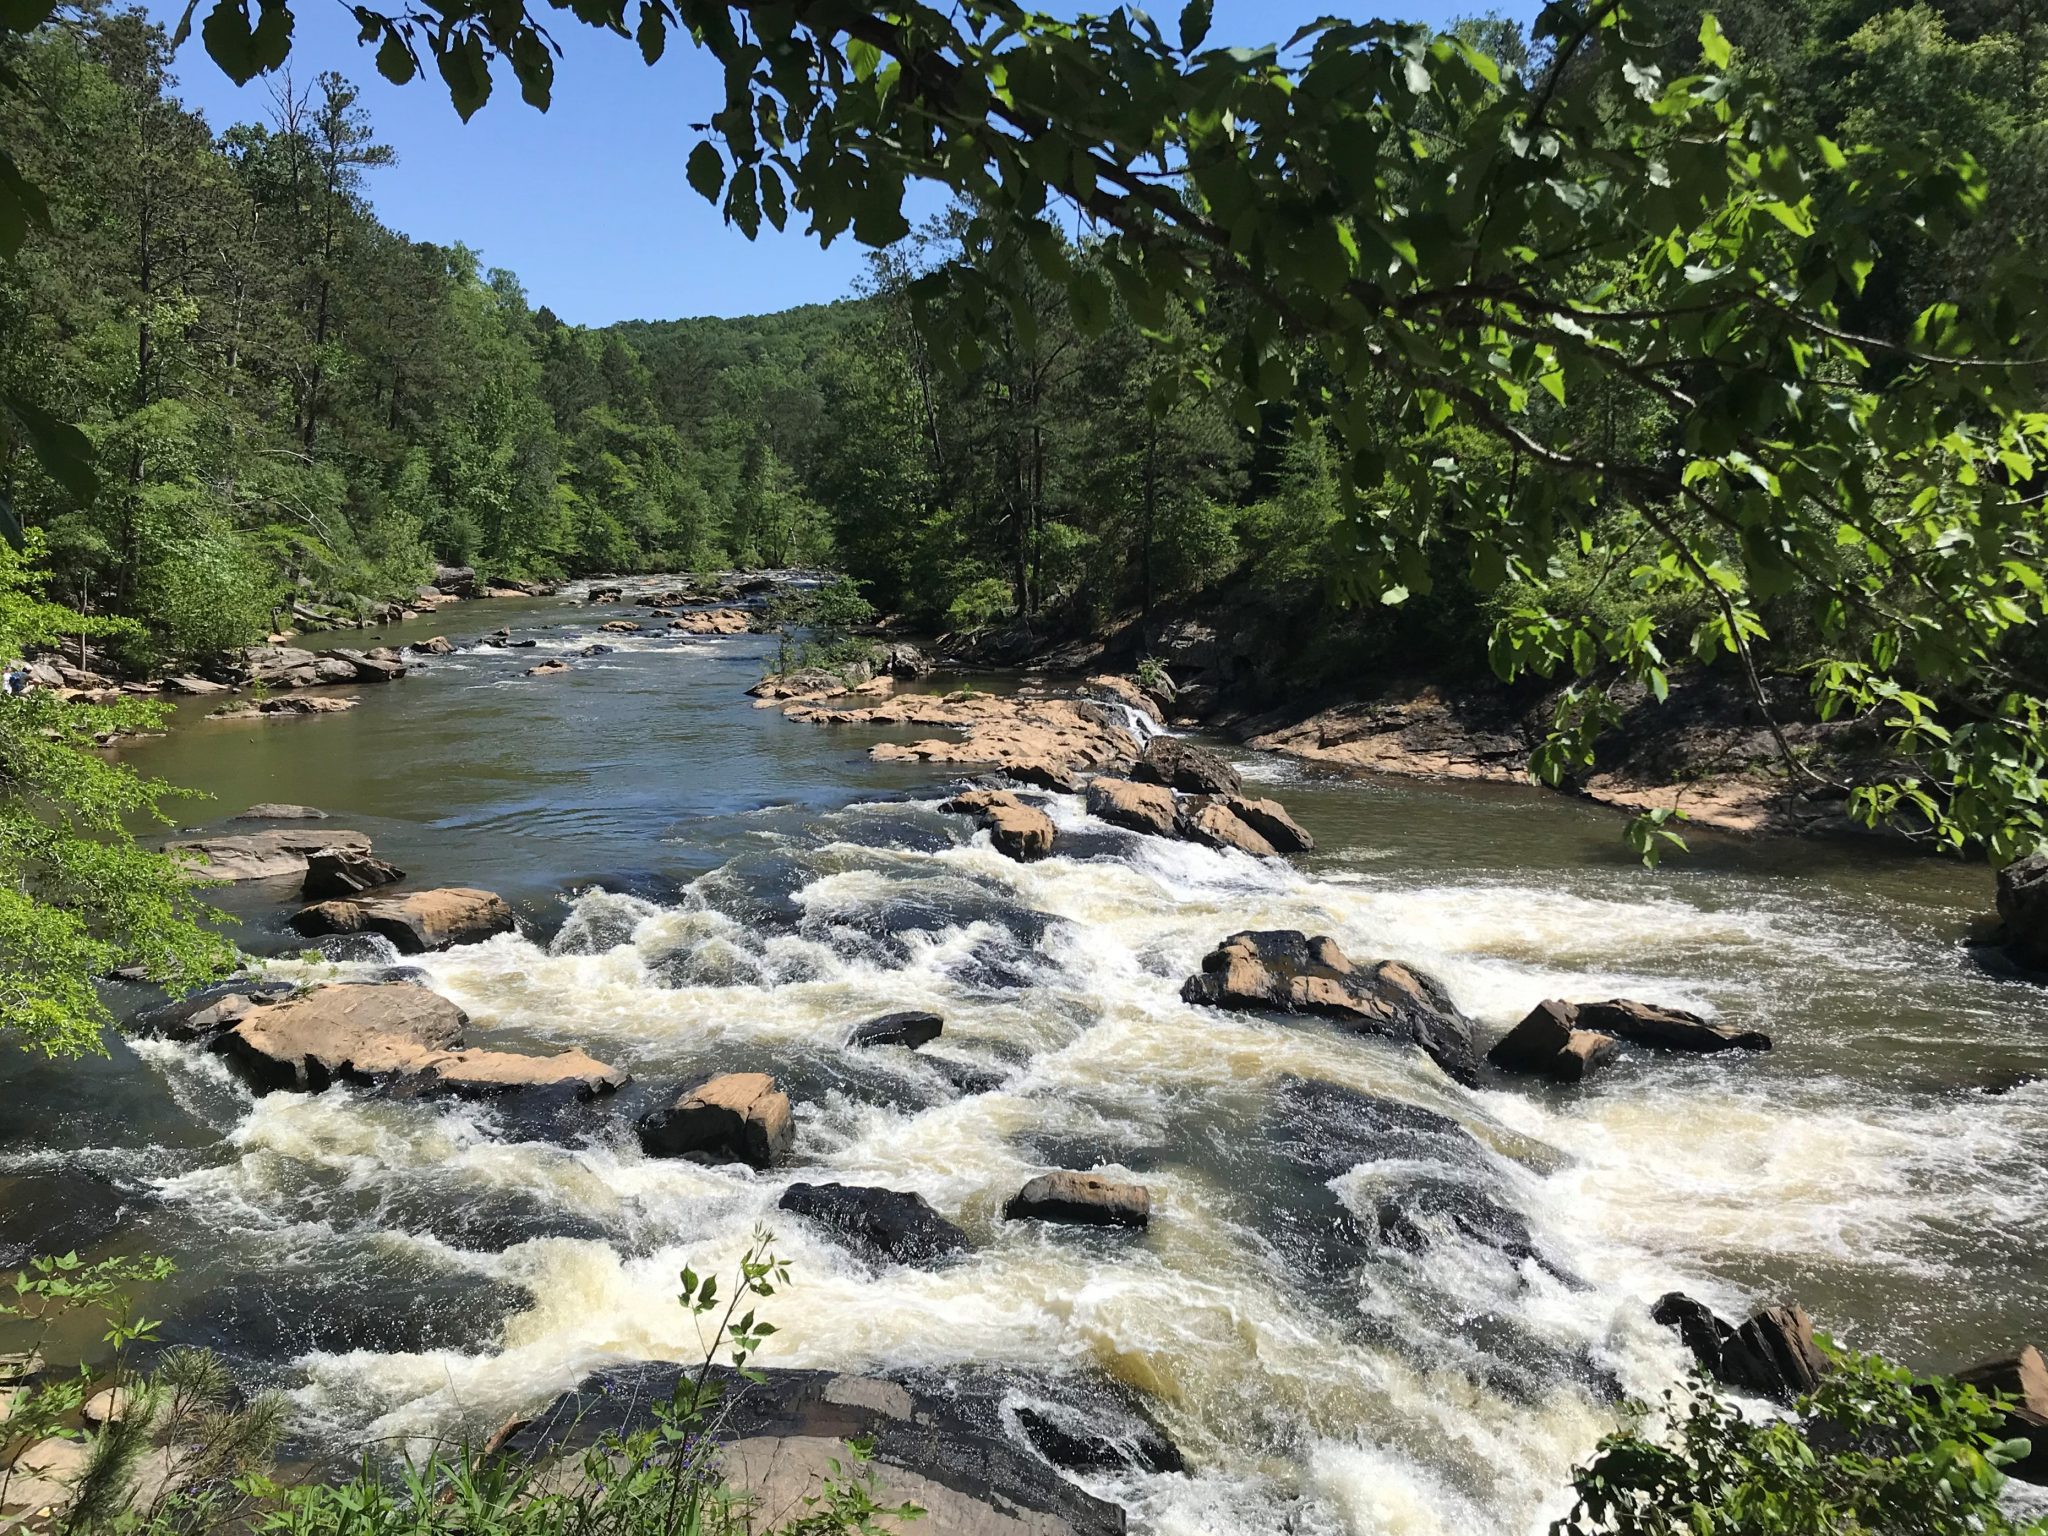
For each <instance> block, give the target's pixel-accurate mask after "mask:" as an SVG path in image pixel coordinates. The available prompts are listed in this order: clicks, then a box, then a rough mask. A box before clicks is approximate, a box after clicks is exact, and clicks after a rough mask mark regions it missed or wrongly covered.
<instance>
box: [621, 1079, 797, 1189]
mask: <svg viewBox="0 0 2048 1536" xmlns="http://www.w3.org/2000/svg"><path fill="white" fill-rule="evenodd" d="M639 1129H640V1146H641V1148H642V1150H644V1151H645V1152H646V1153H647V1155H648V1156H649V1157H688V1158H693V1159H695V1160H697V1161H701V1162H715V1163H748V1164H750V1165H752V1166H753V1167H755V1168H766V1167H768V1166H769V1165H770V1164H772V1163H773V1162H774V1161H775V1160H776V1159H777V1158H779V1157H781V1156H782V1155H783V1154H784V1153H785V1152H787V1151H788V1150H789V1149H790V1147H791V1145H792V1144H793V1143H794V1142H795V1140H796V1121H795V1119H794V1118H793V1117H792V1115H791V1113H790V1106H789V1095H787V1094H785V1093H783V1092H782V1091H781V1090H780V1089H778V1088H777V1087H776V1086H775V1079H774V1078H772V1077H770V1076H769V1075H768V1074H767V1073H766V1072H727V1073H723V1074H721V1075H719V1076H717V1077H713V1078H709V1079H707V1080H706V1081H704V1082H702V1083H699V1084H698V1085H697V1086H696V1087H694V1088H689V1089H685V1090H684V1091H683V1092H682V1094H680V1095H679V1096H678V1097H677V1099H676V1101H675V1103H673V1104H671V1105H670V1106H669V1107H668V1108H666V1109H659V1110H656V1111H654V1112H653V1113H652V1114H650V1115H647V1116H645V1117H644V1118H642V1120H641V1121H640V1127H639Z"/></svg>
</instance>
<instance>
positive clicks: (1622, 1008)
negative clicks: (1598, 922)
mask: <svg viewBox="0 0 2048 1536" xmlns="http://www.w3.org/2000/svg"><path fill="white" fill-rule="evenodd" d="M1574 1006H1575V1010H1576V1012H1575V1018H1574V1023H1575V1024H1576V1025H1577V1027H1578V1028H1580V1029H1590V1030H1593V1031H1595V1032H1596V1033H1599V1034H1603V1035H1613V1036H1615V1037H1616V1038H1617V1039H1621V1040H1627V1041H1629V1042H1630V1043H1631V1044H1634V1045H1649V1046H1655V1047H1658V1048H1659V1049H1662V1050H1667V1051H1730V1050H1744V1051H1768V1050H1769V1049H1770V1048H1771V1037H1770V1036H1769V1035H1767V1034H1764V1033H1763V1032H1762V1031H1760V1030H1754V1029H1738V1028H1736V1027H1735V1026H1734V1025H1732V1024H1709V1023H1708V1022H1707V1021H1706V1020H1705V1019H1703V1018H1701V1017H1700V1016H1699V1015H1698V1014H1696V1013H1683V1012H1681V1011H1680V1010H1678V1009H1676V1008H1659V1007H1656V1006H1655V1005H1654V1004H1650V1003H1637V1002H1631V1001H1629V1000H1628V999H1627V998H1614V999H1612V1000H1610V1001H1608V1002H1604V1003H1579V1004H1576V1005H1574Z"/></svg>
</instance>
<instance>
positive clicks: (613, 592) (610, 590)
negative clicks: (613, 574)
mask: <svg viewBox="0 0 2048 1536" xmlns="http://www.w3.org/2000/svg"><path fill="white" fill-rule="evenodd" d="M625 595H626V591H625V588H623V587H592V588H591V589H590V593H589V597H588V601H590V602H593V603H616V602H619V601H620V600H621V599H623V598H624V597H625Z"/></svg>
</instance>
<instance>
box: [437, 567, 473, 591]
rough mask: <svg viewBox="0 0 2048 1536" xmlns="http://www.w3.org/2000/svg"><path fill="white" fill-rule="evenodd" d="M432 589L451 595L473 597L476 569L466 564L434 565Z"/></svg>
mask: <svg viewBox="0 0 2048 1536" xmlns="http://www.w3.org/2000/svg"><path fill="white" fill-rule="evenodd" d="M434 590H435V591H437V592H446V593H448V594H449V595H450V596H452V597H475V596H476V592H477V580H476V570H475V569H474V567H471V566H467V565H437V566H435V567H434Z"/></svg>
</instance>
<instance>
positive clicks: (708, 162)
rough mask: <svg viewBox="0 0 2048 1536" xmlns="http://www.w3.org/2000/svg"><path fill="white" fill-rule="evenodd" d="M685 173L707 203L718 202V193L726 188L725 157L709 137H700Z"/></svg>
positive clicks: (691, 153)
mask: <svg viewBox="0 0 2048 1536" xmlns="http://www.w3.org/2000/svg"><path fill="white" fill-rule="evenodd" d="M684 174H685V175H686V176H687V177H688V178H689V182H690V185H691V186H692V187H694V188H696V190H697V195H698V196H699V197H701V198H703V199H704V201H705V202H707V203H713V204H715V203H717V201H718V194H719V193H720V192H721V191H723V190H724V188H725V159H724V157H723V156H722V155H720V154H719V153H718V146H717V145H715V144H713V143H712V142H711V141H710V140H709V139H700V140H699V141H698V143H697V147H696V148H695V149H693V150H691V151H690V162H689V164H688V165H687V166H686V167H685V168H684Z"/></svg>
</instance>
